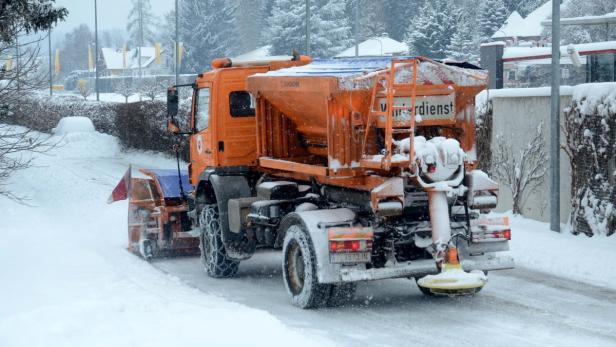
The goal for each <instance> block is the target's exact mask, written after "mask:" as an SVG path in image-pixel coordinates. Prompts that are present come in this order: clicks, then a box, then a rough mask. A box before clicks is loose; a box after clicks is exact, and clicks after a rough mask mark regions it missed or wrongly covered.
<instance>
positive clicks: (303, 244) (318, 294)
mask: <svg viewBox="0 0 616 347" xmlns="http://www.w3.org/2000/svg"><path fill="white" fill-rule="evenodd" d="M282 254H283V263H282V275H283V278H284V284H285V287H286V288H287V292H288V293H289V294H290V295H291V302H292V303H293V305H295V306H298V307H301V308H304V309H306V308H316V307H320V306H324V305H325V304H326V303H327V301H328V299H329V296H330V293H331V287H332V286H331V285H328V284H320V283H319V282H318V280H317V264H316V255H315V252H314V249H313V247H312V242H310V239H309V237H308V233H307V232H306V231H305V230H304V228H303V227H302V226H300V225H298V224H292V225H291V226H290V227H289V228H288V229H287V232H286V235H285V238H284V243H283V247H282Z"/></svg>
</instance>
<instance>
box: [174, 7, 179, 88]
mask: <svg viewBox="0 0 616 347" xmlns="http://www.w3.org/2000/svg"><path fill="white" fill-rule="evenodd" d="M178 2H179V0H175V85H178V84H179V79H180V66H179V65H180V30H179V24H180V21H179V17H180V15H179V10H180V8H179V6H178Z"/></svg>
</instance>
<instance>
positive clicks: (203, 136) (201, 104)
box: [190, 83, 217, 172]
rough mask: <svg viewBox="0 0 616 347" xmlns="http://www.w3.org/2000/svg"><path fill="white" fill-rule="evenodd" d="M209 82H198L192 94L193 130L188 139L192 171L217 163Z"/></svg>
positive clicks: (198, 170)
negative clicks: (214, 149)
mask: <svg viewBox="0 0 616 347" xmlns="http://www.w3.org/2000/svg"><path fill="white" fill-rule="evenodd" d="M211 94H212V88H211V83H205V84H202V83H200V84H199V88H198V89H195V91H194V95H193V112H192V113H193V132H194V135H193V136H191V140H190V159H191V161H190V163H191V165H192V169H191V171H192V172H202V171H203V170H205V169H206V168H207V167H213V166H216V164H217V158H216V153H215V152H214V151H213V146H212V144H213V142H214V138H213V137H214V133H213V131H214V126H215V125H214V123H215V119H214V117H212V114H211V110H212V105H211Z"/></svg>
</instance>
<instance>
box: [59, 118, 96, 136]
mask: <svg viewBox="0 0 616 347" xmlns="http://www.w3.org/2000/svg"><path fill="white" fill-rule="evenodd" d="M93 131H94V124H92V121H91V120H90V118H87V117H64V118H62V119H60V121H59V122H58V126H56V127H55V128H53V129H52V130H51V132H52V133H53V134H55V135H65V134H69V133H77V132H81V133H89V132H93Z"/></svg>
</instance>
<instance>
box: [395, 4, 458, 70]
mask: <svg viewBox="0 0 616 347" xmlns="http://www.w3.org/2000/svg"><path fill="white" fill-rule="evenodd" d="M456 13H458V11H457V9H456V7H455V6H452V5H451V3H449V2H448V1H446V0H434V1H427V2H426V3H425V4H424V6H423V7H422V8H421V10H420V11H419V13H418V14H417V16H415V18H414V20H413V21H412V22H411V23H410V25H409V27H408V30H407V35H406V42H407V44H408V45H409V48H410V50H411V53H412V54H415V55H425V56H429V57H431V58H436V59H441V58H445V57H446V56H447V47H448V46H449V44H450V42H451V36H452V34H453V33H455V32H456V25H457V19H456Z"/></svg>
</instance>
